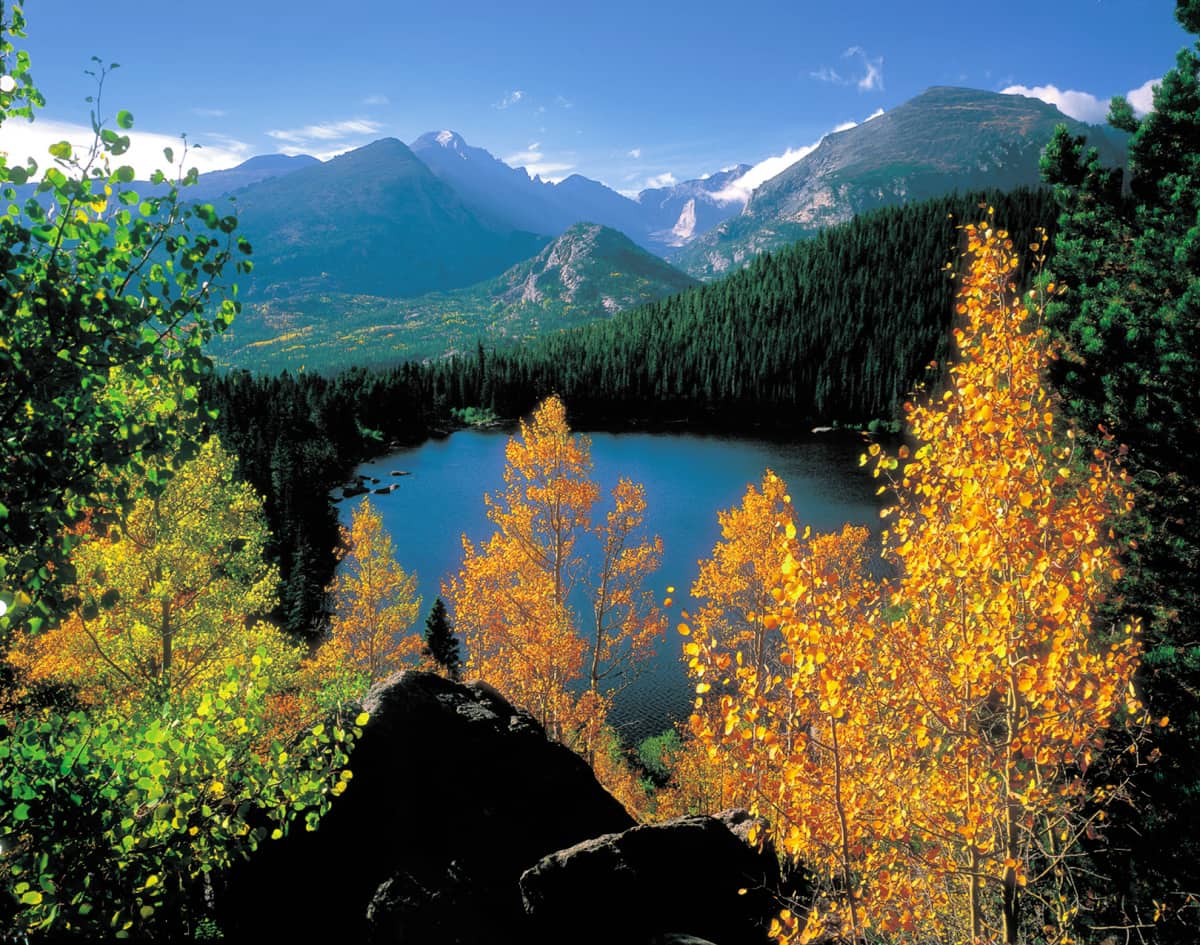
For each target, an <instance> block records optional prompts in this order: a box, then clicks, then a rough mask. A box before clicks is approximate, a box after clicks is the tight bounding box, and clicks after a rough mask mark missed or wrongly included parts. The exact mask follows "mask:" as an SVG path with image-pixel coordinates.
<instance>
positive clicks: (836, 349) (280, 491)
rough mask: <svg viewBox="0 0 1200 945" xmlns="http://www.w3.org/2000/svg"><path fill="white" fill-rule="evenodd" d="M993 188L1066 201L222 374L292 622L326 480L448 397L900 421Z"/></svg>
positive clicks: (219, 406) (210, 398) (496, 406)
mask: <svg viewBox="0 0 1200 945" xmlns="http://www.w3.org/2000/svg"><path fill="white" fill-rule="evenodd" d="M989 200H990V201H992V202H993V203H994V205H995V207H996V212H997V213H998V214H1003V215H1004V217H1005V219H1009V220H1012V221H1013V226H1012V229H1013V232H1014V234H1016V238H1018V239H1021V240H1024V241H1025V242H1026V243H1028V242H1029V241H1030V240H1031V239H1032V236H1033V231H1034V228H1035V227H1037V226H1038V225H1039V224H1043V223H1045V222H1046V221H1048V220H1052V219H1053V217H1054V215H1055V210H1054V208H1053V204H1052V203H1051V201H1050V195H1049V192H1047V191H1018V192H1016V193H1013V194H1008V195H1005V194H1000V193H990V194H989V193H980V194H974V195H967V196H962V197H948V198H943V199H940V200H934V201H930V202H927V203H924V204H918V205H914V206H910V207H903V208H892V209H887V210H882V211H878V212H876V213H873V214H868V215H865V216H863V217H861V218H859V219H857V220H854V221H853V222H851V223H849V224H846V225H844V226H841V227H835V228H833V229H831V230H829V231H828V232H826V233H824V234H822V235H821V236H820V237H818V238H817V239H814V240H812V241H810V242H804V243H798V244H796V245H795V246H792V247H789V248H787V249H785V250H782V251H780V252H779V253H775V254H771V255H768V256H764V257H763V258H762V259H759V260H757V261H756V262H755V263H754V265H752V266H750V267H748V268H747V269H746V270H744V271H742V272H739V273H736V274H734V275H733V276H730V277H729V278H727V279H726V280H724V281H722V282H719V283H715V284H712V285H707V286H702V287H699V288H696V289H693V290H691V291H689V292H685V293H683V294H681V295H678V296H675V297H673V298H670V299H668V300H666V301H663V302H656V303H653V304H651V305H647V306H643V307H641V308H639V309H635V310H633V311H630V312H624V313H621V314H618V315H616V316H614V317H613V318H612V319H610V320H608V321H605V322H601V323H595V324H592V325H587V326H583V327H581V328H578V329H575V330H572V331H569V332H564V333H561V334H558V335H555V336H552V337H548V338H544V339H542V340H540V341H538V342H536V343H534V344H530V345H526V346H524V347H520V348H505V349H498V350H491V349H487V348H485V347H483V346H479V347H477V348H476V349H475V351H474V352H473V353H472V354H469V355H467V356H465V357H460V358H451V359H448V360H444V361H438V362H433V363H430V364H424V365H422V364H414V363H409V364H404V365H398V366H396V367H395V368H393V369H390V370H387V371H376V372H370V373H368V372H365V371H358V370H355V371H348V372H344V373H342V374H340V375H338V376H336V377H333V378H325V377H321V376H317V375H312V374H308V373H303V374H298V375H286V374H285V375H281V376H279V377H275V378H269V377H261V376H260V377H254V376H251V375H249V374H247V373H244V372H238V371H235V372H231V373H229V374H227V375H224V376H221V377H214V378H211V379H210V380H209V381H208V382H207V384H206V387H205V389H206V391H207V394H206V400H207V403H208V404H209V406H210V407H212V408H214V409H215V410H216V411H217V419H216V420H215V421H213V423H212V426H213V429H214V430H215V431H217V432H219V433H220V434H221V436H222V437H223V438H224V439H225V441H226V442H228V443H229V444H230V446H231V449H232V450H233V451H234V452H235V453H236V454H237V455H238V456H239V457H240V459H241V468H242V470H243V473H244V475H245V476H246V477H247V478H248V479H249V480H250V481H251V482H252V483H253V484H254V485H255V486H256V487H257V488H258V489H260V490H261V491H262V492H263V494H264V495H265V496H266V497H267V506H266V507H267V515H268V518H269V520H270V522H271V525H272V532H273V534H274V536H275V538H274V542H275V544H274V545H273V546H272V549H273V552H274V554H275V555H276V556H277V560H278V563H279V566H280V569H281V571H282V574H283V580H284V592H283V598H282V603H281V610H280V615H281V617H282V618H283V619H284V621H285V623H286V625H287V626H288V627H289V628H290V629H291V630H292V631H294V632H300V633H305V634H312V633H315V632H316V631H317V629H318V628H319V626H320V624H321V621H322V613H323V607H324V597H323V588H324V587H325V586H326V585H327V584H328V583H329V581H330V579H331V578H332V574H333V567H334V557H333V547H334V544H335V542H336V537H337V529H336V517H335V514H334V512H333V509H332V506H331V505H330V504H329V497H328V496H329V492H330V490H331V489H332V488H333V487H335V486H337V485H339V484H340V483H341V482H342V481H343V480H344V479H345V478H346V476H348V475H349V473H350V470H351V469H353V467H354V465H355V464H356V463H358V462H359V461H361V460H362V459H364V458H366V457H367V456H370V455H373V454H377V453H380V452H383V451H384V450H385V449H386V448H387V446H388V445H389V444H392V443H401V442H403V443H408V442H416V441H419V440H421V439H424V438H425V437H426V436H427V435H429V433H430V432H435V431H439V430H443V431H444V430H448V429H451V428H453V427H454V426H455V425H456V422H457V421H456V420H455V419H454V417H453V416H452V414H451V411H452V410H454V409H462V408H467V407H485V408H490V409H492V410H494V411H495V412H496V413H498V414H499V415H501V416H503V417H510V418H511V417H515V416H519V415H521V414H522V413H525V412H526V411H528V410H530V409H531V408H532V407H533V406H534V404H536V403H537V402H538V400H540V399H541V398H543V397H545V396H546V395H548V394H550V393H554V392H561V394H562V396H563V398H564V399H565V400H566V402H567V403H568V404H569V405H570V408H571V412H572V414H573V416H574V417H575V418H576V423H577V424H578V425H580V426H587V425H604V424H609V425H616V426H621V425H630V424H634V425H637V424H647V423H648V424H654V423H659V422H678V421H684V422H686V423H690V424H692V425H694V426H695V427H697V428H700V429H704V428H707V427H710V426H722V425H723V426H727V427H732V428H737V429H747V428H750V427H761V428H766V429H773V430H781V431H788V430H791V431H795V430H799V429H807V428H808V427H811V426H812V425H814V424H818V423H820V424H823V423H828V422H831V421H842V422H846V423H862V422H867V421H870V420H874V419H880V420H885V421H886V420H890V419H892V418H893V417H894V416H895V415H896V408H897V405H898V403H899V401H900V399H901V398H902V397H903V396H904V394H905V392H906V391H908V390H909V389H911V387H912V385H913V384H914V383H915V382H916V381H918V380H920V379H921V378H923V377H924V376H925V374H926V366H927V365H928V363H929V362H930V361H931V360H932V359H934V358H941V357H943V356H944V354H945V351H946V346H947V343H948V338H949V326H950V319H951V315H952V301H953V297H954V291H955V290H954V283H953V281H952V280H951V279H950V278H949V277H948V276H947V273H946V270H945V266H946V264H947V263H951V262H952V261H953V260H954V259H955V257H956V252H957V243H958V237H959V233H958V230H957V226H958V224H959V222H960V221H961V220H963V219H970V218H971V216H972V215H973V214H976V213H978V212H979V204H980V203H981V202H984V203H985V205H986V201H989Z"/></svg>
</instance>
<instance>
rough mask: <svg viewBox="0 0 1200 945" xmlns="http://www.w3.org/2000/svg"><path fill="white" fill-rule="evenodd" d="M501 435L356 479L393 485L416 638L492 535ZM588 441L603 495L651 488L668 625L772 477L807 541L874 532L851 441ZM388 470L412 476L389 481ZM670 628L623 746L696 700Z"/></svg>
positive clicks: (621, 717) (414, 452)
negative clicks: (750, 497) (415, 611)
mask: <svg viewBox="0 0 1200 945" xmlns="http://www.w3.org/2000/svg"><path fill="white" fill-rule="evenodd" d="M508 436H509V434H508V433H505V432H500V431H474V430H466V431H461V432H458V433H454V434H453V435H451V436H449V437H447V438H445V439H440V440H430V441H428V442H426V443H424V444H422V445H420V446H416V447H412V448H409V449H403V450H399V451H398V452H395V453H392V454H390V455H388V456H385V457H383V458H381V459H378V460H375V461H373V462H370V463H365V464H364V465H362V466H360V467H359V468H358V470H357V471H356V472H358V473H361V474H365V475H367V476H371V477H375V478H377V479H379V480H380V482H379V483H378V486H377V487H384V486H389V485H392V484H396V488H395V490H394V491H392V492H391V493H389V494H387V495H374V494H372V495H370V496H369V498H370V499H371V501H372V502H373V503H374V504H375V506H376V507H377V508H378V509H379V511H380V512H381V514H382V515H383V520H384V524H385V525H386V526H387V528H388V530H389V531H390V533H391V536H392V540H393V541H394V542H395V545H396V557H397V558H398V559H399V561H400V564H401V565H402V566H403V567H404V568H405V569H406V570H408V571H415V572H416V573H417V577H418V581H419V587H420V593H421V596H422V598H423V600H422V605H421V617H420V619H419V621H418V625H417V627H416V628H414V632H416V631H419V630H420V629H421V628H422V627H424V620H425V614H427V613H428V611H429V607H430V606H431V605H432V603H433V600H434V598H435V597H437V596H438V594H439V593H440V588H439V585H440V582H441V580H442V579H443V577H445V576H446V575H448V574H451V573H453V572H455V571H457V569H458V567H459V564H460V562H461V559H462V540H461V536H462V535H463V534H464V533H465V534H466V535H467V537H468V538H470V539H471V540H473V541H475V542H477V543H478V542H480V541H483V540H486V539H487V538H488V537H489V536H490V535H491V534H492V531H493V528H492V526H491V523H490V522H489V521H488V519H487V515H486V510H485V507H484V502H483V495H484V493H485V492H491V493H493V494H495V493H499V492H500V491H501V490H502V488H503V472H504V445H505V442H506V441H507V439H508ZM588 436H589V437H590V439H591V441H592V459H593V461H594V464H595V469H594V478H595V479H596V481H597V482H598V483H599V484H600V487H601V491H602V494H603V493H605V492H607V490H609V489H611V487H612V486H613V485H614V484H615V483H616V481H617V479H618V478H620V477H621V476H628V477H630V478H631V479H633V480H635V481H637V482H641V483H642V484H643V485H644V486H645V487H646V505H647V508H646V524H647V527H648V528H649V529H651V530H652V531H653V532H655V533H657V534H659V535H661V536H662V538H663V545H664V553H663V562H662V567H661V569H660V570H659V572H658V574H657V576H656V577H655V578H654V579H653V580H652V581H651V584H650V587H651V589H652V590H653V591H654V593H655V595H656V597H657V598H658V600H659V601H661V600H662V598H663V597H664V596H666V588H667V587H668V586H670V585H674V586H675V588H676V591H677V593H676V594H675V595H674V596H675V598H676V606H675V607H674V608H672V616H673V617H677V615H678V610H679V608H680V607H688V606H690V601H688V600H687V598H686V595H685V594H684V593H683V592H684V591H685V590H686V589H687V588H689V587H690V586H691V584H692V582H693V581H694V580H695V578H696V575H697V571H698V565H697V563H698V562H699V561H700V560H701V559H702V558H707V557H709V556H710V555H711V553H712V548H713V545H714V544H715V543H716V542H717V540H718V539H719V538H720V528H719V527H718V525H717V512H718V510H721V509H727V508H731V507H733V506H735V505H738V504H740V503H741V500H742V496H743V495H744V494H745V491H746V487H747V485H748V484H749V483H751V482H753V483H755V484H758V483H759V482H761V480H762V476H763V472H764V471H765V470H766V469H768V468H770V469H772V470H774V471H775V473H776V474H777V475H778V476H780V477H781V478H782V479H783V480H784V481H785V482H787V484H788V487H789V492H790V493H791V496H792V501H793V503H794V504H795V507H796V511H797V515H798V518H799V520H800V521H801V522H802V523H804V524H809V525H811V526H812V527H813V530H814V531H827V530H831V529H835V528H839V527H840V526H841V525H842V524H843V523H845V522H853V523H855V524H863V525H867V526H868V527H870V528H871V529H872V530H876V529H877V528H878V523H879V508H880V507H881V504H882V500H881V499H879V498H877V497H876V496H875V487H876V486H877V485H878V481H877V480H874V479H872V478H871V477H870V475H869V474H868V473H866V472H865V471H864V470H862V469H860V468H859V466H858V456H859V454H860V453H861V452H862V443H861V441H860V440H858V439H857V438H855V437H853V436H843V435H835V434H827V435H819V436H814V437H811V438H808V439H805V440H804V441H802V442H778V441H773V440H767V439H754V438H747V437H729V436H718V435H704V434H695V433H681V434H662V433H592V434H588ZM393 472H405V473H408V475H405V476H400V477H395V476H393V475H392V473H393ZM361 501H362V497H355V498H353V499H349V500H347V501H345V502H343V503H342V504H341V515H342V517H343V520H344V521H348V520H349V516H350V513H351V510H352V509H353V508H354V506H355V504H356V503H358V502H361ZM599 515H603V509H602V510H601V511H600V513H599ZM597 517H599V516H597ZM675 623H676V620H675V619H673V620H672V621H671V627H672V629H671V630H669V631H668V634H667V637H666V639H664V640H663V641H662V642H661V643H660V644H659V646H658V650H657V653H656V655H655V657H654V659H653V661H652V662H651V663H650V665H649V666H648V667H647V669H646V671H645V672H644V673H643V674H642V675H641V676H640V677H639V679H638V680H637V681H636V682H635V683H634V684H633V685H632V686H630V687H629V688H628V689H626V690H625V691H624V692H622V693H621V694H620V696H619V697H618V700H617V702H616V705H615V706H614V711H613V717H612V721H613V723H614V724H616V725H617V726H618V727H619V728H620V730H621V732H622V736H623V737H624V738H625V739H626V740H627V741H628V742H630V743H636V741H638V740H640V739H642V738H644V737H646V736H647V735H653V734H656V733H658V732H660V731H662V730H663V729H665V728H669V727H670V726H671V725H672V724H673V723H675V722H677V721H679V720H681V719H683V718H686V716H687V715H688V713H689V711H690V708H691V702H692V698H693V697H692V695H691V691H690V687H689V684H688V681H687V675H686V673H685V670H684V666H683V663H682V661H681V659H680V655H681V647H682V638H681V637H680V636H679V635H678V634H677V633H676V632H675V630H674V629H673V628H674V625H675Z"/></svg>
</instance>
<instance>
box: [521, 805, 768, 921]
mask: <svg viewBox="0 0 1200 945" xmlns="http://www.w3.org/2000/svg"><path fill="white" fill-rule="evenodd" d="M751 823H752V820H751V818H750V815H749V814H747V813H746V812H745V811H729V812H726V813H724V814H722V815H721V816H720V817H681V818H678V819H676V820H672V821H668V822H667V823H664V824H658V825H653V826H642V827H634V828H632V829H630V830H626V831H625V832H623V833H617V834H609V835H607V836H602V837H596V838H594V839H591V840H585V841H583V842H582V843H578V844H576V845H575V846H572V847H570V848H568V849H565V850H560V851H558V852H556V853H552V854H550V855H549V856H547V857H544V858H543V859H542V860H541V861H540V862H539V863H538V864H537V865H536V866H534V867H533V868H531V869H529V870H528V871H526V872H525V873H524V874H523V875H522V876H521V895H522V898H523V899H524V903H525V911H526V912H527V913H528V915H529V917H530V920H531V940H534V941H546V942H549V941H555V940H557V939H556V937H555V934H554V933H555V930H563V929H570V930H571V934H570V940H571V941H572V942H577V943H597V945H599V943H602V942H603V943H609V942H649V941H674V942H678V941H681V940H682V941H686V940H687V937H688V936H695V937H699V938H701V939H711V940H712V941H715V942H720V943H721V945H740V943H745V945H760V943H762V945H765V943H766V942H767V936H766V923H767V922H768V921H769V919H770V917H771V915H772V914H773V913H775V912H777V911H778V905H777V903H776V900H775V893H776V892H777V890H778V888H779V882H780V877H779V866H778V863H777V862H776V859H775V854H774V852H773V851H772V850H771V849H770V848H769V847H768V848H765V849H763V850H757V849H754V848H753V847H751V846H750V845H749V844H747V843H746V842H745V839H744V837H745V833H746V831H747V830H748V828H749V826H750V824H751ZM739 834H740V835H739ZM739 890H745V892H741V893H740V892H739ZM598 903H603V904H604V908H596V904H598Z"/></svg>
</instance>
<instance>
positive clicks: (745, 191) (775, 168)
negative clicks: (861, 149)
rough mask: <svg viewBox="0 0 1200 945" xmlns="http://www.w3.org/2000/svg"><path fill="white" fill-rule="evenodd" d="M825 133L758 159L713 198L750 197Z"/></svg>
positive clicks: (874, 115) (853, 125)
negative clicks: (761, 159) (763, 158)
mask: <svg viewBox="0 0 1200 945" xmlns="http://www.w3.org/2000/svg"><path fill="white" fill-rule="evenodd" d="M882 114H883V109H882V108H877V109H875V111H873V112H872V113H871V114H870V115H868V116H867V117H866V118H865V119H863V121H864V122H868V121H871V120H872V119H874V118H878V117H879V116H880V115H882ZM858 124H859V122H856V121H844V122H842V123H841V124H840V125H836V126H835V127H834V128H833V130H832V131H831V132H829V134H837V133H838V132H839V131H849V130H850V129H851V128H856V127H858ZM825 138H826V135H821V137H820V138H819V139H818V140H817V141H815V142H813V143H812V144H806V145H803V146H802V147H799V148H788V149H787V150H786V151H784V152H783V154H777V155H774V156H773V157H769V158H767V159H766V160H763V161H759V162H758V163H757V164H755V165H754V166H753V167H752V168H750V170H748V171H746V173H745V174H743V175H742V176H741V177H739V178H737V180H733V181H730V182H729V183H728V184H726V185H725V186H724V187H722V188H721V189H720V190H718V191H717V192H716V193H715V194H713V198H714V199H716V200H718V201H721V202H722V203H743V204H744V203H745V202H746V201H747V200H749V199H750V195H751V194H752V193H753V192H754V191H755V190H756V189H757V188H758V187H760V186H761V185H763V184H765V183H766V182H767V181H769V180H770V179H771V178H772V177H775V176H776V175H777V174H782V173H783V172H784V171H786V170H787V169H788V168H789V167H791V166H792V165H793V164H795V163H796V162H797V161H799V160H802V159H803V158H806V157H808V155H810V154H812V153H813V151H815V150H817V147H818V146H819V145H820V144H821V142H822V141H824V140H825Z"/></svg>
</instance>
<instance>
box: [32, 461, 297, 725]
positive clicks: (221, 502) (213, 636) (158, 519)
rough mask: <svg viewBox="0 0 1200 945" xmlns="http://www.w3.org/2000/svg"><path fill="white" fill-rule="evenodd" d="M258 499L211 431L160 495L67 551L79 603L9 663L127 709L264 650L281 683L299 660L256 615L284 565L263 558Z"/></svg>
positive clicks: (272, 594)
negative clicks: (236, 473) (278, 566)
mask: <svg viewBox="0 0 1200 945" xmlns="http://www.w3.org/2000/svg"><path fill="white" fill-rule="evenodd" d="M266 540H267V529H266V525H265V522H264V520H263V515H262V500H261V499H260V498H259V497H258V496H257V495H256V494H255V492H254V490H253V489H251V488H250V486H248V485H246V484H245V483H239V482H236V481H235V478H234V463H233V459H232V457H230V456H229V454H227V453H226V452H225V451H224V450H223V449H222V447H221V444H220V443H219V441H218V440H217V439H216V438H215V437H214V438H212V439H210V440H209V441H208V442H207V443H205V444H204V445H203V446H202V447H201V448H200V451H199V455H197V456H196V457H195V458H194V459H192V460H190V461H189V462H187V463H185V464H183V465H182V467H181V468H180V470H179V471H178V472H177V473H176V475H175V476H173V477H172V478H171V480H170V481H169V483H168V484H167V486H166V488H165V490H164V491H163V493H162V494H161V495H160V496H159V497H158V498H142V499H140V500H138V501H137V502H136V504H135V505H134V506H133V508H132V510H131V511H130V512H129V514H128V515H127V516H126V517H125V519H124V520H123V521H121V522H119V523H118V524H116V525H114V526H112V527H111V528H110V529H108V530H107V532H105V533H101V534H97V533H90V534H87V535H86V536H85V537H84V539H83V540H82V542H81V543H80V544H79V546H78V547H77V548H76V549H75V550H74V552H73V553H72V556H71V564H72V565H73V566H74V568H75V570H76V572H77V574H78V580H77V583H76V586H75V588H74V591H75V594H76V595H77V597H78V598H79V603H78V606H76V607H75V609H74V610H73V611H72V612H71V613H70V614H69V615H68V616H67V617H66V619H64V620H63V621H62V623H60V624H59V625H58V626H57V627H56V628H55V629H53V630H51V631H49V632H47V633H44V634H41V635H39V636H28V637H23V638H21V639H20V640H19V641H18V643H17V644H16V645H15V646H14V648H13V650H12V651H10V653H9V659H10V661H11V662H12V663H13V664H14V665H15V666H16V667H18V668H19V669H20V670H22V671H23V672H24V674H25V676H26V678H27V680H28V681H29V682H30V683H37V682H50V681H53V682H58V683H66V684H70V685H73V686H75V687H77V688H78V691H79V694H80V697H81V698H82V699H83V700H84V701H85V702H89V703H93V704H108V705H114V704H115V705H118V706H127V705H129V704H131V703H133V702H136V701H139V700H141V699H144V698H147V697H151V698H158V699H167V698H172V697H175V696H180V695H185V694H187V693H190V692H191V691H193V690H200V689H204V688H207V687H209V686H211V685H213V684H214V683H215V681H217V680H219V679H221V678H222V677H223V676H224V674H225V672H226V669H227V667H228V666H229V665H230V664H231V663H235V662H239V661H240V662H248V661H250V660H252V659H254V658H255V655H256V653H257V652H258V651H259V649H260V648H263V650H264V652H265V653H267V654H268V656H269V657H270V660H269V661H268V662H269V664H270V665H271V666H272V672H273V674H274V675H276V676H277V677H278V679H279V681H280V683H281V684H282V680H283V679H284V678H285V677H287V676H288V675H290V673H291V672H293V671H294V670H295V668H296V666H297V665H298V663H299V654H298V653H297V652H296V651H295V648H294V647H293V646H292V645H291V644H290V642H289V641H288V640H287V638H286V637H285V636H284V635H283V634H282V633H281V632H279V631H278V630H276V629H275V628H274V627H273V626H271V625H269V624H267V623H266V622H264V621H263V620H261V619H258V617H259V616H261V615H265V614H267V613H268V612H269V611H270V610H271V609H272V608H273V607H274V605H275V600H276V589H277V585H278V581H279V578H278V573H277V572H276V570H275V569H274V567H270V566H268V565H267V564H266V563H265V561H264V560H263V549H264V547H265V544H266Z"/></svg>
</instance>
